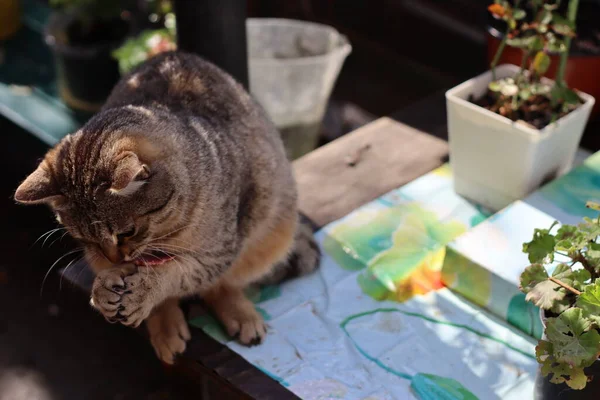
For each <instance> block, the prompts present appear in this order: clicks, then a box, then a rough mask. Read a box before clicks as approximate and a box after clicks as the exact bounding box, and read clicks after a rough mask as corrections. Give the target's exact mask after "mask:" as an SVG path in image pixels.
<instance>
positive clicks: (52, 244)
mask: <svg viewBox="0 0 600 400" xmlns="http://www.w3.org/2000/svg"><path fill="white" fill-rule="evenodd" d="M68 233H69V231H65V232H64V233H63V234H62V235H61V236H60V237H59V238H58V239H54V241H53V242H52V243H50V245H49V246H48V248H50V247H52V246H54V243H56V242H60V241H62V240H63V239H64V238H65V236H67V234H68Z"/></svg>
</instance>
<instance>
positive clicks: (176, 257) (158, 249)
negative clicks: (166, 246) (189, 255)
mask: <svg viewBox="0 0 600 400" xmlns="http://www.w3.org/2000/svg"><path fill="white" fill-rule="evenodd" d="M148 248H149V249H151V250H153V251H159V252H161V253H163V254H165V255H166V256H169V257H174V258H173V260H171V261H173V262H174V263H175V264H177V266H178V267H179V270H180V271H181V274H182V275H185V270H184V269H183V267H182V266H181V264H180V263H179V261H178V260H177V259H178V258H179V257H181V258H184V259H186V258H185V257H184V256H183V255H182V254H171V253H169V252H168V251H165V250H163V249H160V248H158V247H154V246H148Z"/></svg>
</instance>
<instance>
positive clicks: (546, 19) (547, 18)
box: [539, 9, 552, 25]
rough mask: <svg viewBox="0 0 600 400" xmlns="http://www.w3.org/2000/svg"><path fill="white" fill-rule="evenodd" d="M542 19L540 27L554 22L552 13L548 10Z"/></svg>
mask: <svg viewBox="0 0 600 400" xmlns="http://www.w3.org/2000/svg"><path fill="white" fill-rule="evenodd" d="M540 17H541V18H540V20H539V23H540V25H548V24H549V23H550V22H552V13H551V12H550V11H549V10H548V9H546V10H544V11H543V12H542V13H541V15H540Z"/></svg>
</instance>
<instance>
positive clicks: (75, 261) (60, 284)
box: [58, 256, 83, 292]
mask: <svg viewBox="0 0 600 400" xmlns="http://www.w3.org/2000/svg"><path fill="white" fill-rule="evenodd" d="M82 259H83V256H81V257H79V258H74V259H73V260H71V262H70V263H69V264H67V266H66V267H65V269H63V271H62V274H60V280H59V281H58V291H59V292H60V291H62V281H63V277H64V276H65V274H66V273H67V271H68V270H69V267H70V266H71V265H73V264H74V263H78V262H79V261H81V260H82Z"/></svg>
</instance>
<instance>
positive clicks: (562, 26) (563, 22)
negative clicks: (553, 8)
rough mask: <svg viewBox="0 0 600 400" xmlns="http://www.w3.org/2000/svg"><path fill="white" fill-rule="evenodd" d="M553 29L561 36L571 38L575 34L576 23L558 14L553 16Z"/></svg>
mask: <svg viewBox="0 0 600 400" xmlns="http://www.w3.org/2000/svg"><path fill="white" fill-rule="evenodd" d="M552 25H553V26H552V28H553V29H554V31H555V32H558V33H560V34H561V35H566V36H571V35H573V34H574V33H575V23H574V22H573V21H570V20H568V19H567V18H565V17H563V16H562V15H560V14H558V13H554V14H553V15H552Z"/></svg>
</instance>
